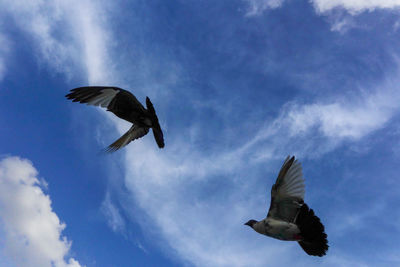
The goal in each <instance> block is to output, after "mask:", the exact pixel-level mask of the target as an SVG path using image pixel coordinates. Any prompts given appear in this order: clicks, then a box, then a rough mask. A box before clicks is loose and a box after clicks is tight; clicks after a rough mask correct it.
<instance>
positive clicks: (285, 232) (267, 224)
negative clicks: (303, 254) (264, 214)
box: [253, 218, 301, 241]
mask: <svg viewBox="0 0 400 267" xmlns="http://www.w3.org/2000/svg"><path fill="white" fill-rule="evenodd" d="M253 229H254V230H255V231H256V232H257V233H260V234H263V235H267V236H270V237H273V238H276V239H280V240H284V241H298V240H300V239H301V236H300V229H299V227H297V225H296V224H294V223H290V222H285V221H281V220H275V219H273V218H265V219H264V220H261V221H259V222H257V223H255V224H254V225H253Z"/></svg>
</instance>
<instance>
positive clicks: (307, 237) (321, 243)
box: [296, 203, 329, 257]
mask: <svg viewBox="0 0 400 267" xmlns="http://www.w3.org/2000/svg"><path fill="white" fill-rule="evenodd" d="M296 224H297V226H298V227H299V229H300V234H301V235H302V236H303V240H302V241H299V245H300V246H301V247H302V249H303V250H304V251H305V252H306V253H307V254H308V255H312V256H319V257H322V256H324V255H326V252H327V251H328V248H329V246H328V240H327V237H328V236H327V235H326V233H325V227H324V225H323V224H322V223H321V221H320V219H319V218H318V217H317V216H316V215H315V214H314V211H313V210H312V209H310V208H309V207H308V206H307V204H305V203H304V204H303V206H302V207H301V209H300V212H299V215H298V216H297V219H296Z"/></svg>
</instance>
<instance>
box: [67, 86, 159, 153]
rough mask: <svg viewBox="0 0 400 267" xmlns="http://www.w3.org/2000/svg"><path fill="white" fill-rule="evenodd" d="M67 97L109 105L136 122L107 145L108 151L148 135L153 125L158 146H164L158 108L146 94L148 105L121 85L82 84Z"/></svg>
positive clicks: (119, 115) (130, 120)
mask: <svg viewBox="0 0 400 267" xmlns="http://www.w3.org/2000/svg"><path fill="white" fill-rule="evenodd" d="M65 97H66V98H68V99H71V100H72V101H73V102H80V103H86V104H88V105H94V106H100V107H103V108H107V111H111V112H112V113H114V114H115V115H117V116H118V117H119V118H121V119H124V120H126V121H129V122H131V123H133V125H132V127H131V128H130V129H129V130H128V131H127V132H126V133H125V134H124V135H123V136H121V137H120V138H119V139H118V140H117V141H115V142H114V143H112V144H111V145H109V146H108V147H107V149H106V151H107V152H114V151H116V150H118V149H120V148H122V147H124V146H126V145H127V144H129V143H130V142H131V141H132V140H135V139H138V138H140V137H142V136H144V135H146V134H147V133H148V132H149V129H150V128H152V129H153V134H154V138H155V139H156V142H157V145H158V147H159V148H163V147H164V137H163V132H162V130H161V127H160V124H159V122H158V118H157V115H156V111H155V110H154V107H153V104H152V103H151V101H150V99H149V98H148V97H146V107H147V109H145V108H144V107H143V105H142V104H141V103H140V102H139V101H138V100H137V99H136V97H135V96H134V95H133V94H132V93H130V92H128V91H126V90H124V89H121V88H118V87H108V86H87V87H79V88H75V89H72V90H71V93H69V94H68V95H66V96H65Z"/></svg>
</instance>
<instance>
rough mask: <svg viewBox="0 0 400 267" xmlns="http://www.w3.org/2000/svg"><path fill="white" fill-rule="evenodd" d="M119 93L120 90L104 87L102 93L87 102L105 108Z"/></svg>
mask: <svg viewBox="0 0 400 267" xmlns="http://www.w3.org/2000/svg"><path fill="white" fill-rule="evenodd" d="M118 93H119V90H115V89H111V88H110V89H103V90H101V94H100V95H97V96H95V97H93V98H91V99H90V101H88V102H87V104H88V105H94V106H101V107H103V108H106V107H108V105H109V104H110V102H111V101H112V100H113V98H114V97H115V95H116V94H118Z"/></svg>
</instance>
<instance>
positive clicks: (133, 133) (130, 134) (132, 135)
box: [106, 125, 149, 153]
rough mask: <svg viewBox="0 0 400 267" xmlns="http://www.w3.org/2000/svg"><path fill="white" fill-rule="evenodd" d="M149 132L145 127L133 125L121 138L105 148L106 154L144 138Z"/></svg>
mask: <svg viewBox="0 0 400 267" xmlns="http://www.w3.org/2000/svg"><path fill="white" fill-rule="evenodd" d="M148 132H149V128H147V127H137V126H136V125H133V126H132V127H131V128H130V129H129V130H128V131H127V132H126V133H125V134H124V135H123V136H121V137H120V138H119V139H118V140H117V141H115V142H114V143H112V144H111V145H109V146H108V147H107V148H106V152H110V153H111V152H115V151H117V150H118V149H120V148H122V147H124V146H126V145H127V144H129V143H130V142H131V141H133V140H135V139H138V138H140V137H143V136H145V135H146V134H147V133H148Z"/></svg>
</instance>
